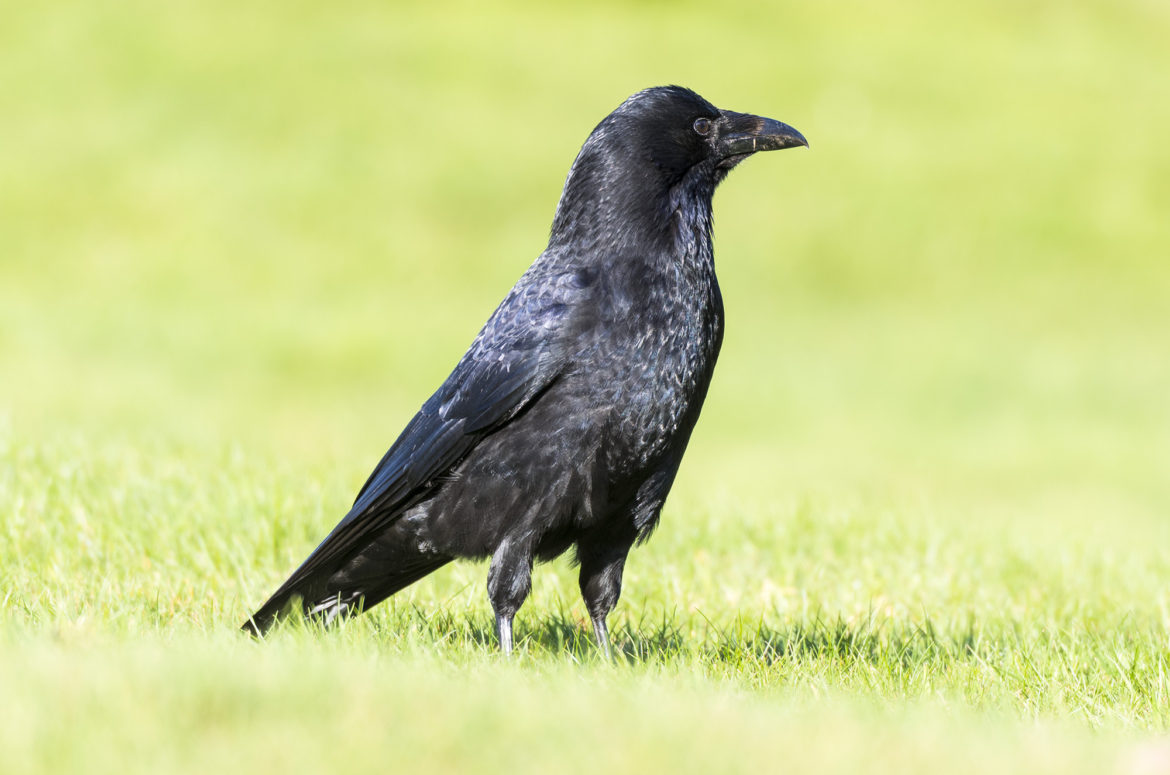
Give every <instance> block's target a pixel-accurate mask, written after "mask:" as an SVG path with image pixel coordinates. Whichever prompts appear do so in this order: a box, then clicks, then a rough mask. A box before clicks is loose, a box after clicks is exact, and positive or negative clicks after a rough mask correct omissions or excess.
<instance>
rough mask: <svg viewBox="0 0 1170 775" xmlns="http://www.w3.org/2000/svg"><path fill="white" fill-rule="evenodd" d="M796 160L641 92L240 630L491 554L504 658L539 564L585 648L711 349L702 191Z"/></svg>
mask: <svg viewBox="0 0 1170 775" xmlns="http://www.w3.org/2000/svg"><path fill="white" fill-rule="evenodd" d="M798 145H803V146H807V145H808V142H807V141H806V140H805V139H804V136H803V135H801V134H800V132H798V131H796V130H795V129H793V128H792V127H790V126H788V125H786V124H782V123H780V122H779V121H774V120H772V119H767V118H761V117H759V116H753V115H748V114H744V113H734V112H732V111H729V110H719V109H718V108H716V107H715V106H713V105H712V104H711V103H709V102H707V101H706V100H704V99H703V98H702V97H700V96H699V95H698V94H695V93H694V92H693V91H690V90H689V89H684V88H682V87H679V86H667V87H658V88H653V89H647V90H645V91H641V92H638V93H637V94H635V95H633V96H632V97H630V98H629V99H628V100H626V101H625V102H624V103H622V104H621V105H620V106H619V107H618V108H617V109H616V110H615V111H613V112H612V113H610V114H609V115H608V116H606V117H605V119H604V120H603V121H602V122H601V123H600V124H598V125H597V128H596V129H594V130H593V132H592V134H590V135H589V139H588V140H586V141H585V145H584V146H583V147H582V148H581V151H580V153H579V154H578V155H577V159H576V160H575V161H574V162H573V166H572V167H571V168H570V170H569V175H568V178H567V179H566V181H565V187H564V191H563V193H562V194H561V200H560V203H559V204H558V206H557V211H556V216H555V218H554V219H553V224H552V234H551V236H550V238H549V243H548V247H547V248H546V249H545V251H544V252H543V253H541V255H540V257H539V258H537V259H536V261H535V263H533V264H532V266H531V267H529V269H528V271H527V272H525V273H524V275H523V276H522V277H521V278H520V280H519V282H517V283H516V285H515V287H513V288H512V290H511V292H510V293H509V294H508V295H507V297H506V298H505V299H504V301H503V302H502V303H501V304H500V306H499V307H498V308H496V311H495V312H494V313H493V314H492V316H491V317H490V318H489V319H488V321H487V323H486V324H485V325H484V327H483V330H481V331H480V332H479V335H478V336H477V337H476V338H475V341H474V342H472V344H471V348H470V349H469V350H468V351H467V353H466V354H465V355H464V356H463V358H462V360H460V361H459V364H458V365H457V366H456V367H455V370H454V371H453V372H452V373H451V376H449V377H448V378H447V380H446V382H444V383H443V384H442V385H441V386H439V389H438V390H437V391H436V392H435V394H434V395H433V396H431V397H430V399H428V400H427V402H426V403H425V404H423V407H422V409H421V410H419V413H418V414H417V415H415V417H414V419H412V420H411V421H410V423H409V424H408V425H407V426H406V429H405V430H404V431H403V432H402V435H401V436H399V437H398V440H397V441H395V442H394V445H393V446H392V447H390V450H389V451H388V452H387V453H386V455H385V456H384V457H383V458H382V461H381V462H380V463H379V464H378V467H377V468H375V469H374V472H373V473H372V474H371V475H370V478H369V480H368V481H367V482H366V484H365V486H364V487H362V489H361V492H360V493H359V494H358V496H357V500H356V501H355V502H354V504H353V508H351V509H350V510H349V513H348V514H346V515H345V517H344V518H343V519H342V520H341V522H340V523H338V525H337V526H336V527H335V528H334V529H333V532H331V533H330V534H329V535H328V536H327V537H326V538H325V540H324V541H322V542H321V545H320V546H318V547H317V548H316V549H315V550H314V551H313V553H312V554H311V555H309V558H308V559H307V560H305V562H304V564H303V565H301V566H300V567H299V568H297V570H296V571H295V572H293V574H292V576H291V577H289V579H288V581H286V582H285V583H284V584H283V585H282V586H281V587H280V589H278V590H277V591H276V593H275V594H273V596H272V597H271V598H270V599H269V600H268V602H267V603H265V604H264V605H263V606H262V607H261V608H260V610H258V611H257V612H256V613H255V614H253V615H252V617H251V618H250V619H249V620H248V621H247V622H246V623H245V624H244V629H245V630H248V631H251V632H252V633H255V634H260V633H263V632H264V631H266V630H267V629H268V628H269V627H270V626H271V625H272V624H273V622H274V621H275V620H276V619H277V618H278V617H279V616H280V615H281V614H282V613H283V612H284V611H285V610H286V609H287V608H289V607H290V605H291V606H293V607H296V606H299V607H300V608H301V609H302V610H303V611H304V612H305V613H306V614H308V615H310V616H320V617H322V618H324V619H325V620H326V621H329V620H332V619H333V618H334V617H335V616H337V615H338V614H343V613H347V612H353V611H360V610H362V609H364V608H369V607H371V606H373V605H375V604H376V603H378V602H380V601H382V600H384V599H385V598H387V597H389V596H390V595H392V594H394V593H395V592H397V591H398V590H400V589H402V588H404V587H406V586H407V585H409V584H412V583H414V582H415V581H418V580H419V579H421V578H422V577H423V576H426V575H427V574H429V573H431V572H432V571H434V570H435V569H437V568H439V567H441V566H443V565H445V564H446V563H448V562H450V561H451V560H453V559H455V558H457V557H472V558H483V557H491V565H490V569H489V571H488V580H487V588H488V597H489V598H490V600H491V604H492V608H493V609H494V611H495V615H496V629H497V632H498V634H499V638H500V647H501V648H502V649H503V651H504V652H506V653H507V652H510V651H511V649H512V618H513V616H515V614H516V611H517V610H518V609H519V608H520V606H521V604H522V603H523V602H524V599H525V598H526V597H527V596H528V592H529V589H530V588H531V575H532V565H533V562H534V560H537V559H539V560H550V559H552V558H554V557H556V556H558V555H560V554H561V553H562V552H564V551H565V550H566V549H568V548H569V547H574V548H575V550H576V559H577V562H578V563H579V564H580V567H581V574H580V583H581V594H582V596H583V597H584V599H585V605H586V607H587V608H588V610H589V615H590V616H591V617H592V619H593V627H594V631H595V634H596V637H597V643H598V645H599V646H600V648H602V649H603V650H604V651H606V652H607V653H608V651H609V642H608V633H607V630H606V617H607V616H608V614H609V612H610V611H611V610H612V609H613V607H614V606H615V605H616V604H617V600H618V595H619V594H620V592H621V581H622V568H623V567H624V565H625V562H626V555H627V554H628V553H629V551H630V548H631V547H632V546H633V544H634V543H635V542H636V541H638V540H640V539H645V538H646V537H647V536H648V535H649V534H650V533H651V531H652V530H653V529H654V527H655V525H656V523H657V522H658V515H659V512H660V511H661V510H662V504H663V502H664V501H665V500H666V494H667V492H669V490H670V486H671V484H672V483H673V481H674V476H675V472H676V471H677V470H678V466H679V462H680V461H681V460H682V456H683V451H684V450H685V449H686V446H687V440H688V439H689V438H690V435H691V430H692V429H693V428H694V426H695V421H696V420H698V418H699V410H700V408H701V407H702V405H703V399H704V397H705V396H706V395H707V386H708V385H709V383H710V380H711V374H712V371H713V370H714V368H715V359H716V357H717V356H718V354H719V346H720V343H721V342H722V339H723V301H722V298H721V297H720V294H719V285H718V283H717V282H716V279H715V265H714V263H713V257H712V252H711V196H712V194H713V193H714V191H715V187H716V186H717V185H718V184H719V182H720V181H722V180H723V178H724V177H725V176H726V175H727V173H728V172H729V171H730V170H731V168H732V167H734V166H735V165H736V164H738V163H739V162H741V161H743V160H744V159H745V158H747V157H748V156H750V155H751V154H753V153H755V152H757V151H771V150H776V149H779V148H791V147H794V146H798Z"/></svg>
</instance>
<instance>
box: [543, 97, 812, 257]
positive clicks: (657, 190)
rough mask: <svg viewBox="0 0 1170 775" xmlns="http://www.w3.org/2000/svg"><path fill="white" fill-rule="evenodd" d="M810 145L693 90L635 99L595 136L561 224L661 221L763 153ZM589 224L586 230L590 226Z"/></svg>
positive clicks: (571, 183)
mask: <svg viewBox="0 0 1170 775" xmlns="http://www.w3.org/2000/svg"><path fill="white" fill-rule="evenodd" d="M801 145H803V146H806V147H807V146H808V141H807V140H805V139H804V135H802V134H801V133H800V132H798V131H797V130H795V129H793V128H792V127H790V126H788V125H787V124H784V123H781V122H779V121H775V120H773V119H770V118H763V117H761V116H754V115H751V114H748V113H736V112H735V111H731V110H720V109H719V108H716V107H715V106H714V105H712V104H711V103H709V102H707V100H705V99H703V98H702V97H700V96H699V95H698V94H696V93H695V92H693V91H691V90H690V89H685V88H683V87H681V86H659V87H655V88H652V89H646V90H644V91H640V92H638V93H637V94H635V95H633V96H632V97H630V98H629V99H627V100H626V101H625V102H623V103H622V104H621V105H619V106H618V107H617V109H616V110H614V111H613V112H612V113H610V114H609V115H608V116H606V117H605V118H604V119H603V120H602V121H601V123H600V124H598V125H597V127H596V128H595V129H594V130H593V132H592V133H591V134H590V135H589V139H588V140H586V141H585V145H584V146H583V147H582V148H581V152H580V153H579V154H578V155H577V159H576V161H574V162H573V167H572V169H570V171H569V177H568V180H567V181H566V182H565V190H564V193H563V195H562V197H561V204H560V206H559V207H558V211H557V218H556V220H555V221H554V223H553V232H554V235H555V234H556V232H557V230H558V226H560V227H561V228H567V227H571V226H572V225H574V222H576V225H578V226H580V225H588V224H589V223H590V222H593V223H594V224H595V223H596V220H597V219H598V218H603V219H604V220H608V221H611V222H612V220H613V219H614V218H617V217H620V216H621V215H622V214H623V213H625V214H626V215H633V216H636V217H642V218H651V219H653V220H658V219H660V218H661V217H664V216H665V217H667V218H668V217H669V216H670V214H671V213H672V212H673V211H674V210H675V209H676V208H677V207H678V205H679V203H681V202H689V201H694V202H696V203H698V205H700V206H701V205H702V204H703V203H704V202H705V205H706V208H707V211H708V213H709V208H710V198H711V195H712V194H713V193H714V190H715V186H717V185H718V184H719V182H720V181H722V180H723V178H724V177H726V175H727V173H728V172H729V171H730V170H731V168H732V167H734V166H735V165H737V164H739V163H740V162H741V161H743V160H744V159H746V158H747V157H748V156H751V155H752V154H754V153H758V152H760V151H774V150H779V149H782V148H793V147H796V146H801ZM582 221H583V222H584V223H582Z"/></svg>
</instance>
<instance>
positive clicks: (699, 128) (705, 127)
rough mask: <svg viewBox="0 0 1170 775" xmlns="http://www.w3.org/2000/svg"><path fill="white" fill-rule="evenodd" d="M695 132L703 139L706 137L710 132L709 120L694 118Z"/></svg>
mask: <svg viewBox="0 0 1170 775" xmlns="http://www.w3.org/2000/svg"><path fill="white" fill-rule="evenodd" d="M695 131H696V132H698V133H699V134H701V135H703V136H704V137H706V135H707V133H708V132H710V131H711V119H709V118H696V119H695Z"/></svg>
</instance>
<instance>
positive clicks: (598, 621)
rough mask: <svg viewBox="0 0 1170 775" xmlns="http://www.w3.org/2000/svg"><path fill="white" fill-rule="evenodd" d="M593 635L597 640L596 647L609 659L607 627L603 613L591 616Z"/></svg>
mask: <svg viewBox="0 0 1170 775" xmlns="http://www.w3.org/2000/svg"><path fill="white" fill-rule="evenodd" d="M593 637H594V638H595V639H596V640H597V648H599V649H601V653H602V654H605V658H606V659H609V658H610V653H609V628H608V627H607V626H606V625H605V614H602V615H601V616H594V617H593Z"/></svg>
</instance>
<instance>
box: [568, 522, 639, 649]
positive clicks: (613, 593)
mask: <svg viewBox="0 0 1170 775" xmlns="http://www.w3.org/2000/svg"><path fill="white" fill-rule="evenodd" d="M631 543H632V541H622V540H618V541H616V542H615V541H613V539H612V538H610V539H609V540H607V541H604V542H600V541H599V542H597V543H593V542H579V543H578V544H577V559H578V560H579V561H580V563H581V577H580V582H581V597H583V598H584V599H585V607H586V608H587V609H588V610H589V616H590V618H592V619H593V635H594V637H595V638H596V639H597V647H598V648H599V649H601V651H602V653H604V654H605V656H606V658H607V659H608V658H609V656H610V652H609V628H608V627H607V626H606V624H605V620H606V617H607V616H609V612H610V611H612V610H613V609H614V606H616V605H617V601H618V598H619V597H620V596H621V593H622V570H623V569H624V568H625V565H626V555H628V554H629V551H630V545H631Z"/></svg>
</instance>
